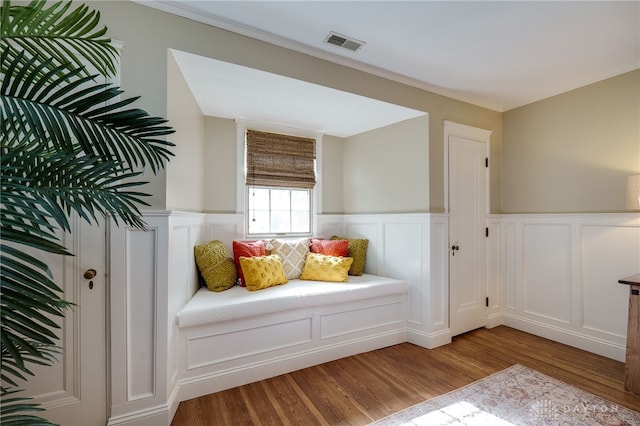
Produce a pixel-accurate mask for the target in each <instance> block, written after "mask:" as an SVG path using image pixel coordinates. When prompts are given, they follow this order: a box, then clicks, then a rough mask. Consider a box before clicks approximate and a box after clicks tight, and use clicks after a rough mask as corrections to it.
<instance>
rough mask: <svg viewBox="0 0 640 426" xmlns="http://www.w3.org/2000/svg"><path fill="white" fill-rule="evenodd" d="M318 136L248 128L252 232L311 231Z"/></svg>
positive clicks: (247, 179)
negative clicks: (316, 137) (308, 136)
mask: <svg viewBox="0 0 640 426" xmlns="http://www.w3.org/2000/svg"><path fill="white" fill-rule="evenodd" d="M315 158H316V156H315V139H311V138H303V137H300V136H292V135H283V134H278V133H268V132H259V131H255V130H247V132H246V175H245V184H246V186H247V203H246V206H247V209H246V212H245V213H246V217H247V231H248V235H283V234H284V235H300V234H311V231H312V230H311V224H312V208H311V207H312V191H313V187H314V186H315V183H316V178H315Z"/></svg>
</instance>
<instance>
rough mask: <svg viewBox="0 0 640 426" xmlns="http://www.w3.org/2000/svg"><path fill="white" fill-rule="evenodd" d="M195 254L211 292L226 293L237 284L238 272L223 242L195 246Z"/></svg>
mask: <svg viewBox="0 0 640 426" xmlns="http://www.w3.org/2000/svg"><path fill="white" fill-rule="evenodd" d="M193 252H194V255H195V258H196V265H198V270H199V271H200V275H202V278H203V279H204V281H205V283H207V288H208V289H209V290H211V291H224V290H227V289H229V288H231V287H233V286H234V285H235V284H236V280H237V279H238V271H237V269H236V265H235V263H233V259H232V258H231V254H229V250H227V247H225V245H224V243H223V242H222V241H218V240H215V241H211V242H209V243H207V244H203V245H199V246H195V247H194V248H193Z"/></svg>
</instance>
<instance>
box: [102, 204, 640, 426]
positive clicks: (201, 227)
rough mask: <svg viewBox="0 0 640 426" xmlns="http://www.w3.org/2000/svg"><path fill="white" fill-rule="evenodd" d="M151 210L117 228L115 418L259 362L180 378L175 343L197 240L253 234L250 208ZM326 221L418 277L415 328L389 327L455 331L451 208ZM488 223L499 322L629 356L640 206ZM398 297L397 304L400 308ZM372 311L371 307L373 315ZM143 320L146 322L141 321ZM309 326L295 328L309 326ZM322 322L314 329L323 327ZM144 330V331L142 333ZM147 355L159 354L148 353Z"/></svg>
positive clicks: (383, 266)
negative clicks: (137, 224) (140, 227)
mask: <svg viewBox="0 0 640 426" xmlns="http://www.w3.org/2000/svg"><path fill="white" fill-rule="evenodd" d="M145 220H146V221H147V224H148V226H149V229H150V232H148V233H142V232H140V231H137V230H128V229H123V228H117V229H113V230H112V231H111V235H110V241H111V244H110V253H111V256H110V260H111V265H110V274H111V277H110V278H111V284H110V290H109V291H110V309H111V314H110V317H111V324H110V326H111V327H110V334H111V341H110V351H111V357H110V358H111V359H110V362H111V367H110V375H111V410H110V411H111V417H110V419H109V423H108V424H109V425H116V424H133V423H135V424H141V425H144V424H149V425H152V424H153V425H159V424H167V425H168V424H170V421H171V418H172V416H173V413H174V412H175V410H176V409H177V404H178V402H179V399H180V398H186V397H188V396H189V395H190V392H191V390H189V391H187V392H182V391H181V390H180V387H181V386H186V387H189V388H190V389H191V388H193V389H197V391H198V392H200V391H201V390H202V389H201V387H202V388H204V387H206V386H209V385H210V384H211V383H213V382H216V383H218V382H221V383H222V384H224V383H227V381H229V382H230V381H231V380H236V378H237V377H244V375H245V374H246V375H248V376H249V375H251V374H254V373H255V372H253V371H247V372H243V371H233V372H232V373H230V374H229V375H228V377H227V376H220V377H217V376H216V377H213V376H212V377H206V378H202V380H201V381H199V379H197V378H193V379H189V381H184V380H177V379H176V371H177V370H178V367H177V366H178V365H179V360H180V358H181V357H182V356H183V355H180V354H179V352H178V350H177V349H176V347H175V346H176V340H177V339H178V337H182V336H178V333H179V332H178V331H177V330H176V324H175V312H176V310H179V309H180V308H181V305H184V303H186V300H188V298H189V297H190V293H191V292H192V291H193V289H194V288H197V285H198V283H197V275H196V273H195V267H194V264H193V262H192V253H193V245H194V244H197V243H202V242H206V241H209V240H211V239H220V240H222V241H224V242H225V243H226V244H230V242H231V241H232V240H234V239H240V238H243V229H244V228H243V227H244V219H243V216H242V215H238V214H201V213H193V214H190V213H179V212H156V213H145ZM315 221H316V229H317V234H318V235H319V236H322V237H325V238H328V237H330V236H331V235H334V234H335V235H345V236H349V237H361V238H367V239H369V240H370V249H369V253H370V256H369V255H368V257H367V265H366V271H367V272H368V273H373V274H379V275H383V276H385V275H386V276H390V277H392V278H397V279H402V280H403V281H406V282H407V284H408V286H409V288H410V292H409V297H408V299H407V301H406V306H407V322H406V328H404V325H403V331H402V332H400V331H399V330H396V329H395V327H396V326H395V325H394V326H390V327H391V329H392V330H393V331H392V332H390V334H389V335H388V336H387V335H386V334H384V333H382V334H381V335H380V336H379V339H382V340H384V341H387V340H385V339H388V341H389V342H397V341H399V340H402V339H403V338H406V339H407V341H409V342H412V343H415V344H419V345H421V346H424V347H427V348H433V347H436V346H439V345H442V344H446V343H448V342H450V341H451V336H450V331H449V328H448V327H449V325H448V324H449V322H448V321H449V311H448V302H449V299H448V297H449V295H448V291H449V286H448V260H449V259H448V256H449V249H448V216H447V215H446V214H431V213H415V214H350V215H319V216H317V217H316V218H315ZM488 223H489V227H490V236H489V240H488V258H487V262H488V268H487V275H488V292H489V296H490V306H489V309H488V322H487V324H488V326H494V325H498V324H500V323H503V324H505V325H508V326H511V327H514V328H517V329H520V330H524V331H527V332H531V333H533V334H537V335H541V336H544V337H547V338H551V339H553V340H556V341H559V342H562V343H566V344H569V345H572V346H576V347H579V348H582V349H585V350H587V351H590V352H594V353H597V354H601V355H604V356H607V357H610V358H613V359H618V360H621V361H622V360H624V352H625V341H626V339H625V336H626V323H623V320H622V319H621V315H619V314H618V311H619V312H622V313H626V310H627V299H626V292H625V290H624V288H622V289H621V287H623V286H621V285H618V284H617V279H618V278H620V277H624V276H628V275H632V274H634V273H637V272H638V270H640V217H638V215H637V214H625V213H615V214H544V215H542V214H540V215H535V214H527V215H525V214H523V215H520V214H505V215H491V216H490V217H489V222H488ZM143 234H144V236H143ZM126 238H129V241H128V242H127V240H126ZM125 248H126V250H125ZM137 263H145V264H146V265H137ZM150 265H152V266H150ZM127 268H129V269H127ZM143 275H144V276H143ZM135 286H140V287H139V288H134V287H135ZM131 303H133V304H134V305H132V304H131ZM398 306H399V305H390V306H389V310H388V313H389V316H390V317H392V316H393V315H392V313H393V312H394V309H397V308H398ZM385 312H387V311H385ZM366 316H367V313H366V312H363V316H362V318H366ZM383 317H384V315H383ZM323 320H324V321H325V327H329V328H328V329H325V332H327V333H328V334H327V335H329V336H333V335H334V334H337V335H338V336H340V334H339V333H340V321H339V320H340V316H339V315H337V316H335V317H333V318H332V317H331V316H326V317H325V318H323ZM137 321H140V322H141V324H142V325H141V324H134V323H135V322H137ZM327 321H329V322H327ZM382 321H383V322H384V318H382ZM303 323H304V321H303V322H302V323H301V326H302V325H303ZM363 324H364V322H363ZM363 326H364V325H363ZM137 327H139V328H137ZM305 327H306V325H304V326H303V327H301V329H300V330H301V334H299V335H298V337H296V338H295V339H294V340H296V341H299V339H298V338H303V337H304V333H306V332H307V329H306V328H305ZM383 329H384V327H383ZM331 330H333V331H331ZM404 330H406V336H405V334H404ZM303 331H304V332H303ZM319 332H320V330H315V329H314V330H312V335H315V334H313V333H319ZM142 334H144V336H142ZM138 335H140V336H142V337H141V338H140V339H137V338H136V336H138ZM149 336H152V337H149ZM304 338H306V337H304ZM333 338H334V337H331V338H328V339H327V341H329V342H331V341H332V340H331V339H333ZM338 338H339V337H338ZM145 339H146V340H145ZM376 339H378V337H376ZM303 340H304V339H303ZM201 343H203V344H204V343H206V339H204V340H202V341H201ZM285 343H286V342H285ZM367 344H368V343H367ZM390 344H392V343H390ZM371 345H372V347H373V343H371ZM151 347H152V348H153V351H150V348H151ZM362 347H366V344H365V345H363V346H362ZM332 350H335V353H336V356H338V355H339V354H343V353H344V354H345V355H346V354H348V353H347V351H346V349H345V348H344V347H342V346H340V345H338V346H336V347H335V348H334V349H332ZM149 352H151V354H149ZM147 355H148V356H150V357H152V358H153V359H149V360H146V359H145V357H146V356H147ZM314 357H315V355H314V354H313V352H310V353H308V354H305V355H304V362H303V361H302V360H300V361H299V362H300V364H299V365H300V366H301V367H302V366H306V365H309V363H310V362H311V361H312V360H313V359H315V358H314ZM290 362H292V361H291V359H289V358H286V357H285V358H282V359H278V360H277V361H276V362H275V363H274V364H273V366H272V367H269V368H270V370H269V371H273V372H274V373H277V372H279V371H285V370H287V369H290V368H291V365H290ZM296 362H298V361H296ZM296 365H298V364H296ZM133 367H135V368H142V372H141V373H140V374H141V375H140V376H139V375H138V373H137V372H135V373H133V372H132V371H131V368H133ZM255 368H256V371H257V370H259V369H263V368H264V366H263V365H259V364H256V365H255ZM134 381H135V382H136V383H135V384H134V383H133V382H134ZM138 381H139V382H138Z"/></svg>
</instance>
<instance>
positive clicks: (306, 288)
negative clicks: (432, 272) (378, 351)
mask: <svg viewBox="0 0 640 426" xmlns="http://www.w3.org/2000/svg"><path fill="white" fill-rule="evenodd" d="M406 292H407V284H406V283H405V282H403V281H400V280H396V279H392V278H386V277H379V276H377V275H369V274H364V275H362V276H349V282H346V283H333V282H323V281H303V280H290V281H289V282H288V283H287V284H283V285H279V286H275V287H270V288H267V289H263V290H258V291H249V290H247V289H246V288H245V287H240V286H235V287H232V288H230V289H229V290H226V291H224V292H220V293H216V292H212V291H209V290H208V289H207V288H206V287H202V288H200V289H199V290H198V291H197V292H196V294H194V295H193V297H192V298H191V300H190V301H189V302H188V303H187V304H186V305H185V306H184V308H182V310H181V311H180V312H178V316H177V317H178V327H180V328H185V327H195V326H199V325H204V324H210V323H215V322H221V321H229V320H234V319H239V318H247V317H251V316H256V315H263V314H269V313H273V312H281V311H286V310H292V309H298V308H304V307H310V306H319V305H330V304H335V303H343V302H352V301H357V300H362V299H369V298H373V297H380V296H388V295H392V294H402V293H406Z"/></svg>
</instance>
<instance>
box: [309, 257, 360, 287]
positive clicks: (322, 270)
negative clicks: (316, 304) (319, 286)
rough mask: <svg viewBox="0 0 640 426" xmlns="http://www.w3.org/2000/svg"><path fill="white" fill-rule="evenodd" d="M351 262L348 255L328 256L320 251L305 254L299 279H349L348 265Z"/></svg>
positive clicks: (339, 280)
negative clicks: (305, 258) (305, 257)
mask: <svg viewBox="0 0 640 426" xmlns="http://www.w3.org/2000/svg"><path fill="white" fill-rule="evenodd" d="M351 263H353V259H352V258H350V257H337V256H328V255H325V254H320V253H309V254H307V260H306V261H305V263H304V268H302V274H301V275H300V279H301V280H312V281H332V282H347V281H349V277H348V272H349V267H350V266H351Z"/></svg>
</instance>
